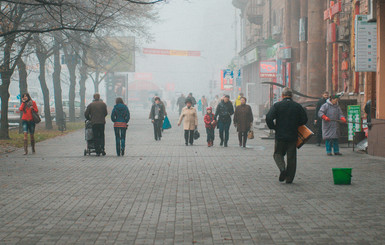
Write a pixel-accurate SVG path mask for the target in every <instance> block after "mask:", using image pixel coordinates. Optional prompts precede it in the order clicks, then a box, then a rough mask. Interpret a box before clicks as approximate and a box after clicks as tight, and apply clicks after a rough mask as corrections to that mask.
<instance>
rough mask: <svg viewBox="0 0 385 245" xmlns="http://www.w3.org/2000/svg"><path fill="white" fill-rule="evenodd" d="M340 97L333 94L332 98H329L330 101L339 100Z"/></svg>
mask: <svg viewBox="0 0 385 245" xmlns="http://www.w3.org/2000/svg"><path fill="white" fill-rule="evenodd" d="M339 98H340V96H339V95H337V94H333V95H332V96H330V99H339Z"/></svg>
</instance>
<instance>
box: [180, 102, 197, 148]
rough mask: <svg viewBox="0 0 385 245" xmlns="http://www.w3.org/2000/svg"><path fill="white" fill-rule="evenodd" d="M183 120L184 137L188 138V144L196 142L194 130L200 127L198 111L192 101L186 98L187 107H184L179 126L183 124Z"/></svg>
mask: <svg viewBox="0 0 385 245" xmlns="http://www.w3.org/2000/svg"><path fill="white" fill-rule="evenodd" d="M182 120H183V128H184V138H185V140H186V146H187V145H188V143H190V145H193V144H194V131H195V129H196V128H197V127H198V113H197V110H196V109H195V108H194V107H192V101H191V100H190V99H186V107H184V108H183V109H182V113H181V115H180V117H179V122H178V126H180V125H181V123H182Z"/></svg>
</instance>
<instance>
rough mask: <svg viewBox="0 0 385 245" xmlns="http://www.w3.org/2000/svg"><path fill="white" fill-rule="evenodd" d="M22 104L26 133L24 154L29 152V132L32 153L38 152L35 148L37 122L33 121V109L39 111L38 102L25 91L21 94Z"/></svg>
mask: <svg viewBox="0 0 385 245" xmlns="http://www.w3.org/2000/svg"><path fill="white" fill-rule="evenodd" d="M21 101H22V103H21V105H20V108H19V110H20V111H21V112H22V113H23V115H22V117H21V124H22V126H23V133H24V155H27V154H28V133H29V135H30V138H31V147H32V153H35V152H36V149H35V126H36V124H35V122H34V121H33V116H32V111H34V112H35V113H38V109H37V105H36V102H35V101H33V100H32V99H31V96H30V95H29V93H24V94H23V95H22V96H21Z"/></svg>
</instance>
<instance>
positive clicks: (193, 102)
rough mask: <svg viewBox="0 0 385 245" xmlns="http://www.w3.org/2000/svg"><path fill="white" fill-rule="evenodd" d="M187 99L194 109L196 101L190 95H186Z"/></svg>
mask: <svg viewBox="0 0 385 245" xmlns="http://www.w3.org/2000/svg"><path fill="white" fill-rule="evenodd" d="M187 99H189V100H190V101H191V103H192V107H194V106H195V105H196V104H197V100H196V99H195V98H194V96H193V94H192V93H189V94H188V96H187Z"/></svg>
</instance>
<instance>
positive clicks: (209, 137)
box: [206, 128, 215, 142]
mask: <svg viewBox="0 0 385 245" xmlns="http://www.w3.org/2000/svg"><path fill="white" fill-rule="evenodd" d="M206 134H207V142H214V139H215V131H214V128H206Z"/></svg>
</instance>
